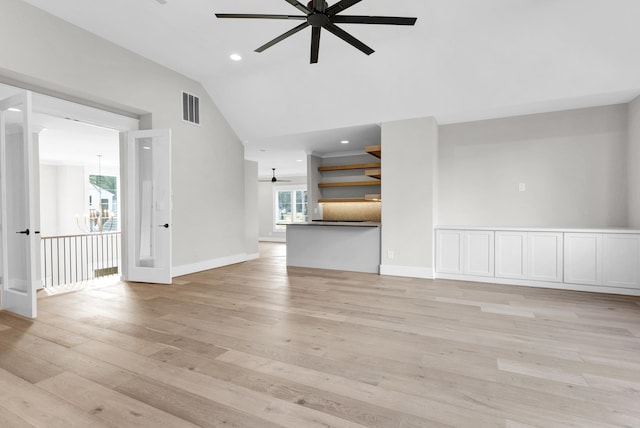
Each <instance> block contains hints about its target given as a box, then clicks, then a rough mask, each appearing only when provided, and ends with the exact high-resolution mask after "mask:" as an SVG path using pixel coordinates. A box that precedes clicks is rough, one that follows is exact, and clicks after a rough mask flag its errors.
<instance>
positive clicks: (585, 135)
mask: <svg viewBox="0 0 640 428" xmlns="http://www.w3.org/2000/svg"><path fill="white" fill-rule="evenodd" d="M638 120H640V119H638ZM639 144H640V143H639ZM439 152H440V157H439V161H440V162H439V170H440V175H439V179H440V188H439V208H440V211H439V215H440V221H439V224H446V225H489V224H498V225H501V226H515V227H518V226H528V227H562V226H565V227H615V226H627V160H626V159H627V105H626V104H621V105H613V106H606V107H594V108H586V109H577V110H569V111H561V112H553V113H542V114H535V115H526V116H519V117H511V118H503V119H492V120H483V121H478V122H468V123H460V124H451V125H443V126H441V127H440V151H439ZM636 181H637V180H636ZM520 183H523V184H525V185H526V191H524V192H520V191H519V184H520Z"/></svg>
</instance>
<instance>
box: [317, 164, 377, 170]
mask: <svg viewBox="0 0 640 428" xmlns="http://www.w3.org/2000/svg"><path fill="white" fill-rule="evenodd" d="M368 168H378V169H379V168H380V164H379V163H358V164H351V165H333V166H319V167H318V171H321V172H322V171H347V170H350V169H368Z"/></svg>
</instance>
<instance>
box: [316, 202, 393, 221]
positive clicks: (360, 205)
mask: <svg viewBox="0 0 640 428" xmlns="http://www.w3.org/2000/svg"><path fill="white" fill-rule="evenodd" d="M381 218H382V203H381V202H325V203H323V204H322V219H323V220H366V221H380V220H381Z"/></svg>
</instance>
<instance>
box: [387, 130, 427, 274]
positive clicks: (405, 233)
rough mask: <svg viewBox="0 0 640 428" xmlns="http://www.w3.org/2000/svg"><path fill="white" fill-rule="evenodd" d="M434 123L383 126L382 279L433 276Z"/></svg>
mask: <svg viewBox="0 0 640 428" xmlns="http://www.w3.org/2000/svg"><path fill="white" fill-rule="evenodd" d="M437 189H438V124H437V122H436V121H435V119H434V118H421V119H411V120H403V121H398V122H389V123H383V124H382V254H381V260H382V262H381V263H382V264H381V266H380V273H381V274H383V275H395V276H408V277H417V278H433V275H434V262H433V248H434V239H435V234H434V230H433V227H434V225H436V224H437V196H438V195H437Z"/></svg>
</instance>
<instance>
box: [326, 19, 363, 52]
mask: <svg viewBox="0 0 640 428" xmlns="http://www.w3.org/2000/svg"><path fill="white" fill-rule="evenodd" d="M323 28H325V29H326V30H328V31H331V32H332V33H333V34H335V35H336V36H338V37H340V38H341V39H342V40H344V41H345V42H347V43H349V44H350V45H351V46H353V47H355V48H357V49H360V50H361V51H362V52H364V53H365V54H367V55H371V54H372V53H374V52H375V51H374V50H373V49H371V48H370V47H369V46H367V45H365V44H364V43H362V42H361V41H360V40H358V39H356V38H355V37H353V36H352V35H351V34H349V33H347V32H346V31H344V30H343V29H342V28H340V27H338V26H337V25H335V24H333V23H331V22H330V23H328V24H327V25H325V26H324V27H323Z"/></svg>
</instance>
